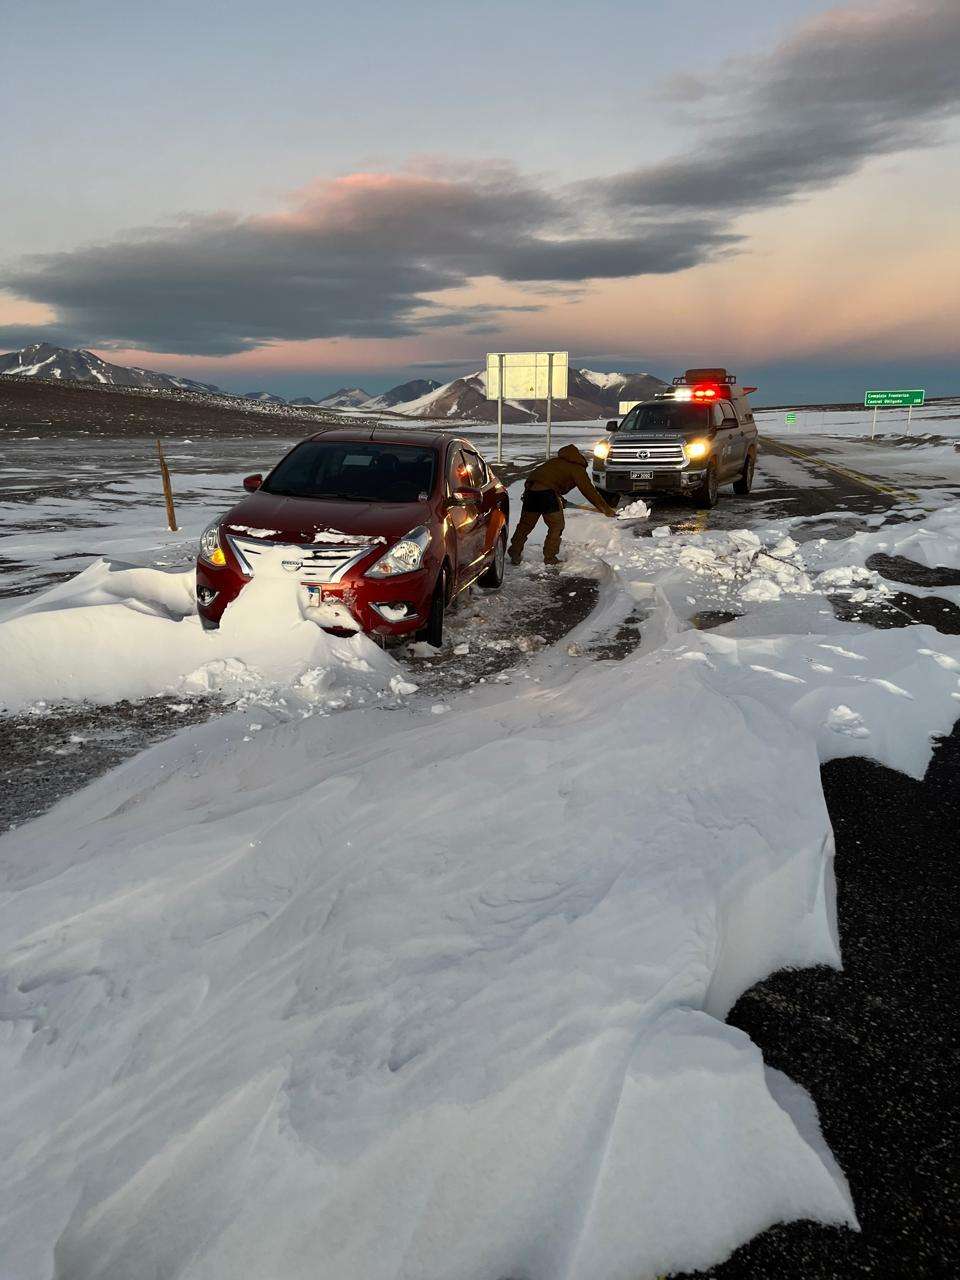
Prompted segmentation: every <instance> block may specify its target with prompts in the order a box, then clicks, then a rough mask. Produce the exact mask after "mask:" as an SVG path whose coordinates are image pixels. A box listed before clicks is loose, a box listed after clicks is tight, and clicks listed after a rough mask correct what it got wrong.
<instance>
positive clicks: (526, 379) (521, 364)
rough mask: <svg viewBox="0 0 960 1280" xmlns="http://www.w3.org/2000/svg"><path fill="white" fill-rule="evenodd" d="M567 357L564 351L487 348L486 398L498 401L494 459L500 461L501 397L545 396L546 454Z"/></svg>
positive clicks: (563, 384) (563, 394)
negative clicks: (555, 403)
mask: <svg viewBox="0 0 960 1280" xmlns="http://www.w3.org/2000/svg"><path fill="white" fill-rule="evenodd" d="M569 366H570V357H569V355H568V353H567V352H566V351H490V352H488V353H487V399H488V400H496V402H497V461H498V462H502V461H503V401H504V399H505V398H506V399H509V400H546V402H547V457H548V458H549V456H550V449H551V447H552V435H553V401H554V397H556V398H557V399H558V400H563V399H565V398H566V395H567V380H568V374H569Z"/></svg>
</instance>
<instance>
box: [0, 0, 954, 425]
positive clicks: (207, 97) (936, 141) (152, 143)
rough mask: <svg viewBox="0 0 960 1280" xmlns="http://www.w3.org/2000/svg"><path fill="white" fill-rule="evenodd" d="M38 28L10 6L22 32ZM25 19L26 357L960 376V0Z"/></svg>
mask: <svg viewBox="0 0 960 1280" xmlns="http://www.w3.org/2000/svg"><path fill="white" fill-rule="evenodd" d="M5 11H6V13H5ZM17 14H21V15H22V7H21V6H20V5H14V4H13V3H12V2H11V0H0V21H2V23H3V30H4V41H3V46H2V49H0V110H2V111H3V118H4V119H6V120H7V121H8V122H13V127H10V128H8V129H6V130H4V131H3V134H2V137H0V164H2V166H3V172H4V173H5V174H6V175H13V176H14V182H13V183H12V189H13V190H15V192H16V199H13V200H9V199H8V200H6V201H4V202H3V203H2V204H0V350H10V349H15V348H17V347H20V346H23V345H26V344H27V343H29V342H33V341H49V342H54V343H56V344H58V345H63V346H83V347H87V348H90V349H93V350H95V351H97V352H99V353H100V354H101V355H103V356H104V357H105V358H106V359H109V360H113V361H115V362H117V363H121V364H139V365H144V366H147V367H150V368H155V369H163V370H167V371H171V372H177V373H181V374H185V375H187V376H191V377H195V378H199V379H201V380H203V381H211V382H215V383H217V384H218V385H220V386H223V387H226V388H228V389H230V390H237V391H249V390H255V389H256V390H259V389H267V390H270V391H274V392H277V393H279V394H282V395H287V396H296V395H313V396H320V395H322V394H325V393H326V392H328V391H331V390H333V389H334V388H336V387H340V386H343V385H361V386H363V387H364V388H366V389H367V390H369V391H371V392H377V391H379V390H382V389H384V388H386V387H388V386H391V385H393V384H394V383H396V382H399V381H403V380H405V379H407V378H410V377H425V376H433V377H436V378H438V379H440V380H446V379H447V378H449V377H453V376H456V375H458V374H460V373H463V372H469V371H473V370H475V369H477V368H479V367H480V366H481V365H482V364H483V360H484V355H485V352H486V351H488V350H531V349H555V350H567V351H569V352H570V354H571V359H572V361H573V362H574V363H576V364H581V365H586V366H588V367H590V368H594V369H600V370H612V369H619V370H624V371H639V370H644V371H651V372H654V373H657V374H659V375H660V376H662V377H669V376H672V375H673V374H674V373H676V372H679V371H680V370H681V369H682V368H684V367H686V366H688V365H711V366H712V365H718V364H720V365H726V367H727V368H729V369H732V370H733V371H734V372H736V373H738V374H739V375H740V376H741V377H742V378H743V380H744V381H748V382H750V383H758V384H759V386H760V392H759V394H758V397H757V399H758V400H759V401H760V402H767V403H774V402H777V401H784V400H796V401H798V402H810V403H814V402H817V401H818V400H835V399H851V400H853V399H858V398H860V397H861V396H862V393H863V390H864V389H866V387H868V386H870V387H893V386H906V385H909V386H924V387H925V388H926V389H927V392H928V394H929V395H938V394H940V395H942V394H950V393H957V392H960V337H958V335H960V220H958V219H957V217H956V213H955V211H956V209H957V208H958V207H960V164H958V160H960V75H958V73H957V70H956V68H957V66H958V65H960V3H958V0H899V2H898V3H886V2H885V0H871V2H869V3H858V4H846V5H836V4H825V3H817V2H816V0H778V2H777V3H776V4H770V3H769V0H724V4H722V5H718V4H716V3H715V0H671V2H670V3H667V2H666V0H663V2H661V3H652V2H649V0H647V2H644V0H629V2H628V0H591V2H590V3H565V0H553V2H552V3H550V4H547V3H545V2H544V0H524V3H521V4H518V3H506V2H505V0H488V3H487V4H486V5H484V6H482V7H477V6H475V5H472V4H471V5H468V4H466V3H463V2H462V0H442V2H441V0H436V2H434V0H408V3H406V4H403V5H398V4H396V3H379V2H375V0H353V2H352V3H351V4H350V5H343V4H342V3H337V4H331V3H317V2H316V0H313V2H312V3H308V2H307V0H274V2H273V3H272V4H271V5H269V6H265V5H263V4H262V3H259V0H258V3H256V4H254V3H252V2H251V0H230V2H229V3H228V2H223V3H216V2H213V0H191V3H185V2H184V0H166V2H165V3H164V4H163V5H151V6H130V5H129V3H119V2H118V0H89V2H88V3H86V4H84V5H82V6H81V5H77V4H76V3H75V2H74V0H50V2H49V3H48V4H47V5H45V6H44V22H43V30H42V33H41V32H38V29H37V25H36V24H35V23H34V22H23V21H14V20H13V19H14V18H15V17H16V15H17Z"/></svg>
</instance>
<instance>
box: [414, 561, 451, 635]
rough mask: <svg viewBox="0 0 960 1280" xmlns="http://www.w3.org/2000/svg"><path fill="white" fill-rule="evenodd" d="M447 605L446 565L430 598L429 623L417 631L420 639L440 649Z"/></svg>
mask: <svg viewBox="0 0 960 1280" xmlns="http://www.w3.org/2000/svg"><path fill="white" fill-rule="evenodd" d="M446 607H447V569H446V566H444V567H443V568H442V569H441V570H440V573H439V574H438V576H437V585H436V586H435V587H434V589H433V595H432V596H431V598H430V612H429V614H428V615H427V625H426V626H425V627H422V628H421V629H420V630H419V631H418V632H417V639H418V640H425V641H426V642H427V644H432V645H433V647H434V648H435V649H439V648H440V646H441V645H442V644H443V613H444V610H445V609H446Z"/></svg>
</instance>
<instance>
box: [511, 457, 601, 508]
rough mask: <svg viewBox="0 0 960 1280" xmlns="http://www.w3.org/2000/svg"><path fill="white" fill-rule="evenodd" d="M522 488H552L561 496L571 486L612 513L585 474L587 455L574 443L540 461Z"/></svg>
mask: <svg viewBox="0 0 960 1280" xmlns="http://www.w3.org/2000/svg"><path fill="white" fill-rule="evenodd" d="M525 488H527V489H532V490H534V491H535V492H537V491H539V492H542V491H543V490H544V489H552V490H553V492H554V493H555V494H556V495H557V497H558V498H559V497H563V495H564V494H565V493H569V492H570V490H571V489H579V490H580V492H581V493H582V494H583V496H584V497H585V498H586V499H587V501H588V502H592V503H593V505H594V506H595V507H596V508H597V510H598V511H600V512H602V513H603V514H604V515H605V516H608V515H613V513H614V512H613V507H611V506H610V504H609V502H606V501H605V500H604V499H603V497H602V496H601V495H600V494H599V493H598V492H597V490H596V489H595V488H594V487H593V485H592V484H591V482H590V477H589V476H588V475H587V459H586V458H585V457H584V456H583V454H582V453H581V452H580V450H579V449H578V448H577V446H576V445H575V444H565V445H564V446H563V448H562V449H561V450H560V452H559V453H558V454H557V456H556V457H555V458H549V459H548V460H547V461H546V462H541V463H540V465H539V467H536V468H535V469H534V470H533V471H531V473H530V475H529V476H528V477H527V483H526V485H525Z"/></svg>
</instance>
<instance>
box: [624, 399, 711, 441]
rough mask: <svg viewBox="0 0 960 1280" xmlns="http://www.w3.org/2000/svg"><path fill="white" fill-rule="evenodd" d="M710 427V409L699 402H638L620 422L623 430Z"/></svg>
mask: <svg viewBox="0 0 960 1280" xmlns="http://www.w3.org/2000/svg"><path fill="white" fill-rule="evenodd" d="M709 427H710V409H709V407H708V406H706V405H701V404H677V403H676V402H675V401H674V402H671V401H669V400H665V401H664V402H663V403H662V404H638V405H634V407H633V408H632V409H631V410H630V412H629V413H628V414H627V416H626V417H625V418H624V420H623V421H622V422H621V423H620V431H621V433H622V432H624V431H628V432H633V431H706V430H708V429H709Z"/></svg>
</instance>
